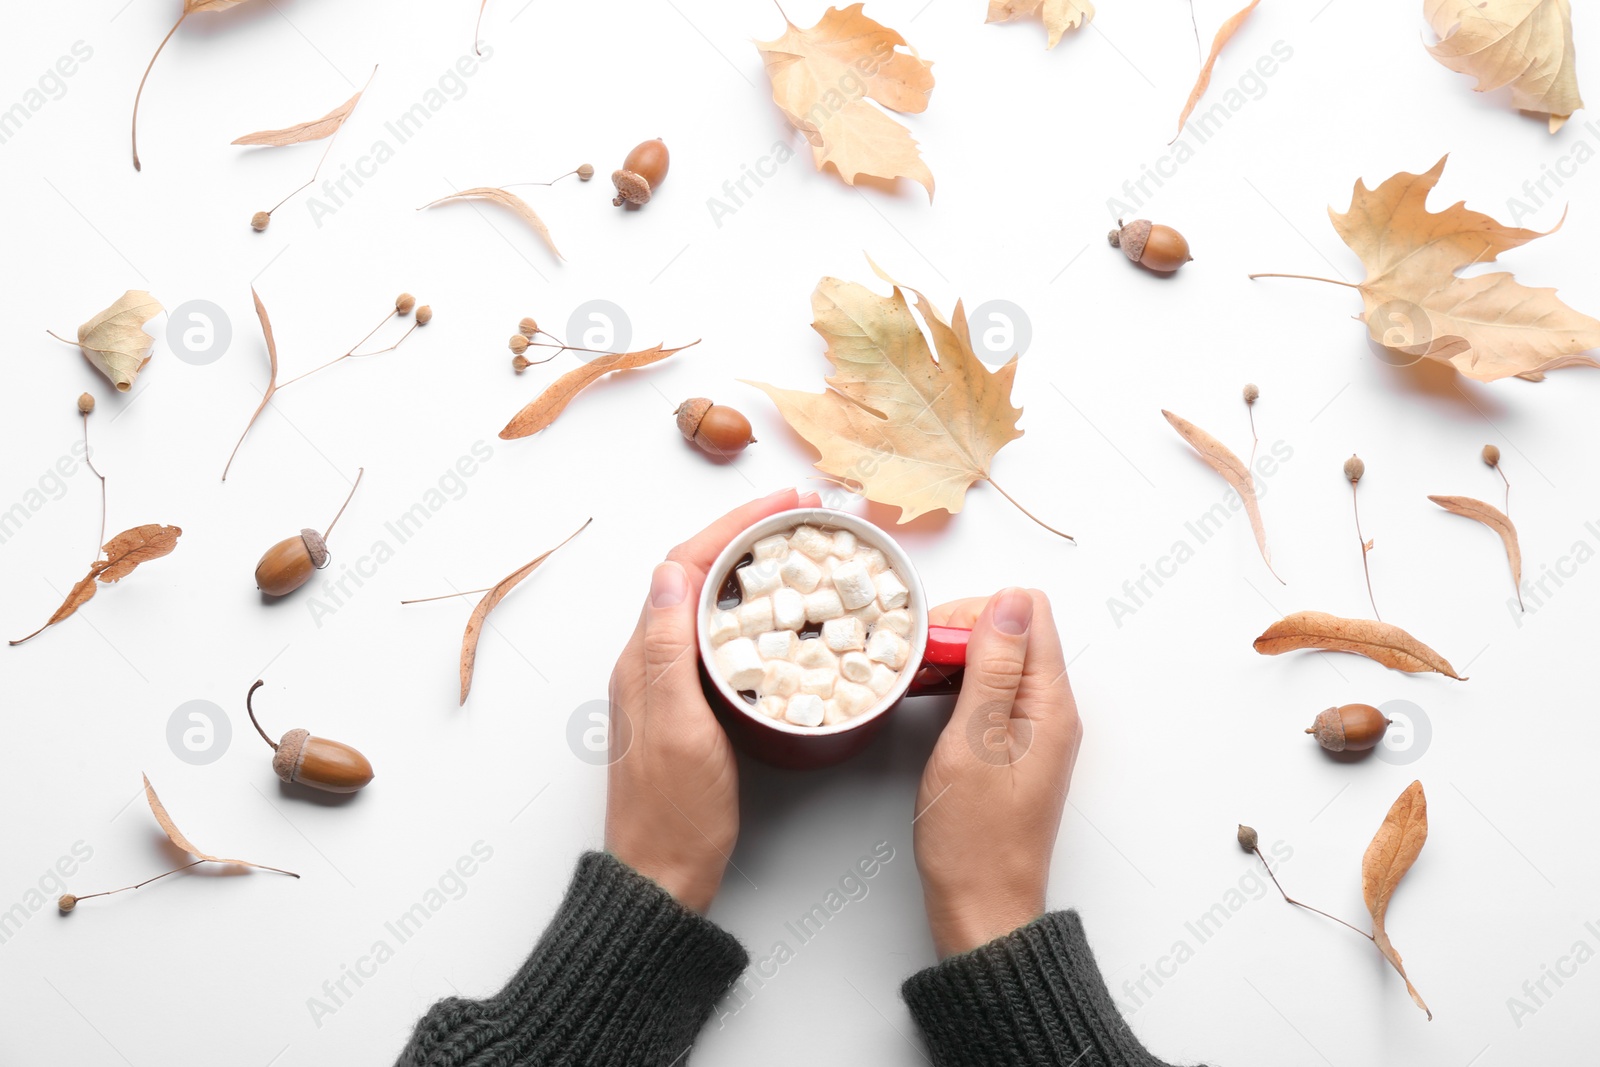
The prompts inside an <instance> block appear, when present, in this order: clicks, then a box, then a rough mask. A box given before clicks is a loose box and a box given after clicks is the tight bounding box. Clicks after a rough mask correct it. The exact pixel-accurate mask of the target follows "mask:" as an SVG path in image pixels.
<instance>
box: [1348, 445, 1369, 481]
mask: <svg viewBox="0 0 1600 1067" xmlns="http://www.w3.org/2000/svg"><path fill="white" fill-rule="evenodd" d="M1365 473H1367V465H1366V464H1365V463H1363V462H1361V457H1360V456H1358V455H1356V454H1355V453H1354V452H1352V453H1350V458H1349V459H1347V460H1345V461H1344V476H1345V477H1346V478H1349V479H1350V484H1351V485H1355V484H1356V483H1357V482H1359V481H1360V480H1361V476H1362V475H1363V474H1365Z"/></svg>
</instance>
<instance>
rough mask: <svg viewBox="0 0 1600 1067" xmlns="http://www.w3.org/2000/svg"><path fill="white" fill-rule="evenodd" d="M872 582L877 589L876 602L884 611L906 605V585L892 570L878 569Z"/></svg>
mask: <svg viewBox="0 0 1600 1067" xmlns="http://www.w3.org/2000/svg"><path fill="white" fill-rule="evenodd" d="M872 582H873V584H874V585H875V586H876V587H877V589H878V603H879V604H881V605H883V608H884V610H885V611H892V610H893V609H895V608H903V607H905V606H906V597H907V592H906V585H905V583H904V582H902V581H901V580H900V576H899V575H897V574H895V572H894V571H880V572H879V573H878V575H877V577H875V578H873V579H872Z"/></svg>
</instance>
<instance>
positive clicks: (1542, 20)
mask: <svg viewBox="0 0 1600 1067" xmlns="http://www.w3.org/2000/svg"><path fill="white" fill-rule="evenodd" d="M1422 13H1423V17H1425V18H1426V19H1427V20H1428V24H1429V25H1431V26H1432V27H1433V32H1434V33H1436V34H1438V35H1439V43H1438V44H1436V45H1430V46H1429V47H1428V54H1429V55H1431V56H1433V58H1434V59H1437V60H1438V61H1439V62H1440V63H1442V64H1444V65H1445V66H1447V67H1449V68H1450V69H1451V70H1453V71H1455V72H1456V73H1458V74H1471V75H1473V76H1474V77H1476V78H1477V79H1478V84H1477V85H1475V86H1473V88H1474V89H1475V90H1477V91H1478V92H1480V93H1483V92H1488V91H1490V90H1493V89H1499V88H1501V87H1503V86H1506V85H1509V86H1511V106H1513V107H1516V108H1520V109H1522V110H1523V111H1533V112H1537V113H1539V114H1542V115H1548V116H1549V126H1550V132H1551V133H1555V132H1556V131H1557V130H1559V129H1561V127H1562V126H1563V125H1564V124H1565V123H1566V121H1567V119H1569V118H1571V117H1572V113H1573V112H1574V111H1576V110H1578V109H1579V108H1581V107H1583V98H1582V97H1581V96H1580V95H1579V94H1578V67H1577V56H1576V52H1575V51H1574V49H1573V47H1572V7H1571V5H1570V4H1569V3H1568V2H1567V0H1425V3H1424V4H1423V9H1422Z"/></svg>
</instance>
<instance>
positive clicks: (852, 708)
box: [833, 682, 878, 718]
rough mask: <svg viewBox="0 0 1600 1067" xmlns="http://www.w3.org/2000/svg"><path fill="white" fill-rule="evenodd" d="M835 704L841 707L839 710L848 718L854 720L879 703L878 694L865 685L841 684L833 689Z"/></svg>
mask: <svg viewBox="0 0 1600 1067" xmlns="http://www.w3.org/2000/svg"><path fill="white" fill-rule="evenodd" d="M833 700H834V703H836V704H838V705H839V710H840V711H842V712H844V713H845V714H846V715H847V716H850V717H851V718H854V717H855V716H857V715H860V714H861V713H862V712H863V711H866V710H867V709H868V708H870V707H872V705H874V704H876V703H877V702H878V694H876V693H874V692H873V691H872V690H870V689H868V688H867V687H866V686H864V685H857V684H856V683H854V682H840V683H839V684H838V685H836V686H834V687H833Z"/></svg>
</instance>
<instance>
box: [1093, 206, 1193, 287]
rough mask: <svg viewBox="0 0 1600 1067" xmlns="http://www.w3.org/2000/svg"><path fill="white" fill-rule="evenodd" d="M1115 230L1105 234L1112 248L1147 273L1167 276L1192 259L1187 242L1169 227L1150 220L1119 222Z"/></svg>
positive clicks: (1181, 235) (1119, 220)
mask: <svg viewBox="0 0 1600 1067" xmlns="http://www.w3.org/2000/svg"><path fill="white" fill-rule="evenodd" d="M1117 227H1118V228H1117V229H1115V230H1112V231H1111V232H1110V233H1109V234H1107V235H1106V239H1107V240H1109V241H1110V242H1111V247H1112V248H1120V249H1122V252H1123V254H1124V255H1125V256H1127V257H1128V258H1129V259H1131V260H1133V262H1135V263H1137V264H1139V266H1141V267H1144V268H1145V269H1147V270H1153V271H1155V272H1157V273H1158V274H1170V273H1172V272H1173V271H1175V270H1177V269H1178V268H1179V267H1181V266H1183V265H1184V264H1185V263H1187V262H1189V261H1190V260H1191V259H1193V258H1194V257H1193V256H1191V255H1190V254H1189V242H1188V241H1186V240H1185V239H1184V236H1183V234H1181V233H1179V232H1178V231H1177V230H1174V229H1173V228H1172V227H1171V226H1162V225H1161V224H1159V223H1153V222H1151V221H1150V220H1149V219H1134V220H1133V221H1132V222H1130V223H1128V224H1127V225H1123V223H1122V220H1121V219H1118V220H1117Z"/></svg>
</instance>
